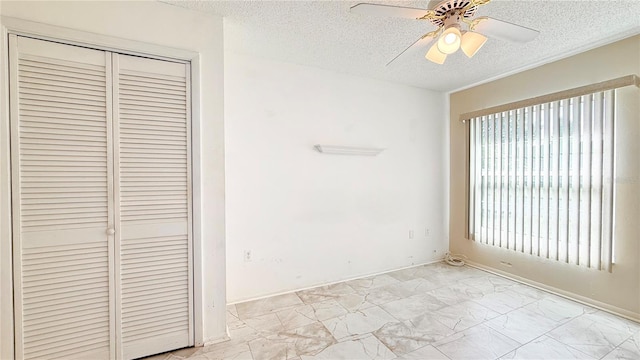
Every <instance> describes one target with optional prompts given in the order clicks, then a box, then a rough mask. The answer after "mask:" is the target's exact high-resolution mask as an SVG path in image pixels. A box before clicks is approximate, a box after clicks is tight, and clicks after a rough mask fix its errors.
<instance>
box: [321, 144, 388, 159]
mask: <svg viewBox="0 0 640 360" xmlns="http://www.w3.org/2000/svg"><path fill="white" fill-rule="evenodd" d="M313 147H314V148H315V149H316V150H318V152H320V153H323V154H331V155H359V156H377V155H378V154H380V153H381V152H382V151H384V150H385V149H383V148H373V147H355V146H335V145H321V144H316V145H314V146H313Z"/></svg>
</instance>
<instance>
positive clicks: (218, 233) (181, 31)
mask: <svg viewBox="0 0 640 360" xmlns="http://www.w3.org/2000/svg"><path fill="white" fill-rule="evenodd" d="M0 15H2V16H7V17H14V18H21V19H27V20H30V21H35V22H39V23H45V24H50V25H54V26H58V27H65V28H70V29H75V30H80V31H84V32H90V33H95V34H101V35H105V36H108V37H109V38H105V37H100V36H98V37H97V38H99V39H101V41H105V42H114V38H119V39H128V40H133V41H137V42H144V43H150V44H156V45H160V46H164V47H172V48H177V49H183V50H189V51H194V52H198V53H199V54H200V57H199V67H200V69H199V70H200V89H199V91H200V98H199V99H198V100H199V102H200V107H199V108H195V109H194V112H198V111H199V113H200V128H201V131H200V134H199V138H198V137H196V138H195V139H194V144H195V143H200V146H199V147H200V151H198V149H194V160H195V159H196V157H197V156H198V155H199V153H200V152H201V153H202V154H203V156H202V157H201V158H200V161H199V163H196V164H194V176H197V177H199V179H200V183H201V191H199V189H194V190H195V191H196V194H198V192H199V193H200V196H199V197H197V198H196V199H195V200H196V203H198V202H199V203H200V207H199V208H196V209H195V211H194V214H196V215H200V216H201V218H202V224H201V226H200V227H198V228H196V229H194V230H195V232H196V233H200V235H201V238H202V258H201V259H196V261H198V260H199V261H201V263H202V273H201V274H196V277H198V276H201V277H202V278H203V281H204V286H203V287H202V289H201V297H200V298H198V299H196V304H200V305H201V306H199V307H198V308H197V309H196V311H197V312H200V313H201V314H202V316H201V319H200V321H197V322H196V326H195V329H196V342H201V341H207V340H214V339H219V338H221V337H224V336H225V335H226V324H225V314H226V311H225V247H224V244H225V242H224V236H225V234H224V137H223V133H224V126H223V115H224V112H223V105H224V104H223V90H224V88H223V60H224V58H223V50H222V49H223V47H222V43H223V38H222V18H220V17H217V16H212V15H208V14H204V13H198V12H193V11H188V10H185V9H182V8H178V7H174V6H171V5H166V4H161V3H157V2H148V1H129V2H115V1H114V2H110V1H106V2H97V1H87V2H83V1H77V2H73V1H70V2H58V1H47V2H31V1H22V2H20V1H18V2H11V1H2V7H1V8H0ZM0 25H4V24H0ZM3 31H6V29H3ZM61 33H65V34H67V35H69V34H72V33H73V32H72V31H71V32H69V31H67V32H64V31H62V32H61ZM69 36H71V35H69ZM6 38H7V37H6V32H5V33H3V36H2V40H0V44H1V47H0V50H1V54H0V71H1V72H0V95H1V96H0V105H1V106H0V109H1V110H0V140H1V141H0V210H1V211H0V235H1V237H0V294H1V296H0V324H1V325H0V358H2V359H10V358H13V355H12V351H13V344H12V331H13V324H12V321H13V320H12V318H11V314H12V309H11V293H12V290H11V286H12V285H11V232H10V231H11V229H10V218H9V217H10V205H9V204H10V203H9V201H10V186H9V161H8V159H9V154H8V146H9V145H8V138H9V135H8V130H9V125H8V117H7V105H6V104H7V103H6V96H7V77H6V74H7V73H6V72H7V64H6V59H7V47H6V46H7V44H6ZM115 42H116V43H126V44H128V45H127V49H128V50H135V46H132V47H130V46H129V45H131V44H132V43H131V42H127V41H123V42H121V41H120V40H117V39H116V40H115ZM149 49H153V46H152V47H149ZM196 134H197V133H194V136H197V135H196ZM197 293H198V292H197Z"/></svg>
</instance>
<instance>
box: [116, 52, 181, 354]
mask: <svg viewBox="0 0 640 360" xmlns="http://www.w3.org/2000/svg"><path fill="white" fill-rule="evenodd" d="M113 69H114V70H113V71H114V102H115V107H114V109H115V115H114V116H115V117H116V118H117V119H118V122H117V124H116V125H115V127H114V134H115V135H114V139H115V142H116V145H115V154H116V156H115V169H116V170H115V171H116V179H118V180H117V181H116V187H115V194H116V199H117V202H116V217H117V218H119V219H120V222H119V224H117V225H116V226H117V229H116V269H117V270H116V271H117V272H118V274H117V275H116V279H117V282H118V284H119V286H117V288H118V289H119V290H118V291H119V296H118V302H117V308H118V312H119V313H120V314H121V317H120V319H119V320H120V321H119V322H118V325H117V330H116V331H117V332H118V333H119V335H120V336H119V338H121V339H122V349H121V352H122V354H123V356H124V358H127V359H129V358H136V357H139V356H143V355H148V354H154V353H159V352H163V351H167V350H172V349H176V348H180V347H186V346H190V345H193V333H192V329H193V327H192V321H193V309H192V303H193V301H192V295H191V294H192V290H191V289H192V275H191V274H192V270H191V269H192V263H191V257H190V255H189V254H190V253H191V225H190V224H191V202H190V199H191V177H190V172H191V166H190V164H191V159H190V148H191V144H190V137H191V134H190V113H189V101H188V99H189V97H190V95H189V88H190V84H189V82H190V75H189V74H190V70H189V66H188V65H187V64H183V63H173V62H167V61H159V60H152V59H145V58H139V57H133V56H127V55H117V54H114V55H113Z"/></svg>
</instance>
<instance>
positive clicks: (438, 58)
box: [424, 42, 447, 65]
mask: <svg viewBox="0 0 640 360" xmlns="http://www.w3.org/2000/svg"><path fill="white" fill-rule="evenodd" d="M424 57H425V58H427V60H429V61H431V62H434V63H436V64H439V65H442V64H444V61H445V60H447V54H443V53H442V52H440V50H439V49H438V43H437V42H436V43H435V44H433V46H431V48H430V49H429V51H428V52H427V54H426V55H425V56H424Z"/></svg>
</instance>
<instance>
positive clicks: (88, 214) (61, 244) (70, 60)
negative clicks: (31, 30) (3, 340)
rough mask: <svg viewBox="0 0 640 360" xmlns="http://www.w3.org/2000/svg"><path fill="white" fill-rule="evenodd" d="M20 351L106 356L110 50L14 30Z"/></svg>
mask: <svg viewBox="0 0 640 360" xmlns="http://www.w3.org/2000/svg"><path fill="white" fill-rule="evenodd" d="M10 42H11V53H10V56H11V62H10V63H11V76H12V87H11V89H10V90H11V95H12V104H11V105H12V106H11V109H12V110H11V111H12V112H11V126H12V144H11V146H12V161H13V169H14V174H13V194H14V214H16V216H15V217H14V219H15V220H14V230H15V231H14V234H15V244H14V249H15V256H14V262H15V271H14V275H15V282H16V284H17V286H16V287H15V300H16V301H15V303H16V312H15V313H16V339H17V346H16V355H17V357H18V358H25V359H30V358H54V357H64V358H74V357H80V358H108V357H109V355H110V353H112V348H113V345H112V343H111V341H112V336H111V332H112V331H111V328H110V316H111V313H110V311H109V306H110V305H109V304H110V303H109V301H110V300H109V299H110V296H111V295H110V290H109V286H110V280H109V279H110V273H109V271H110V267H109V253H110V251H112V248H111V247H110V245H109V242H108V238H107V236H106V234H105V230H106V228H107V227H108V224H109V207H108V202H107V198H108V197H109V190H108V184H107V175H108V173H109V170H108V166H107V165H108V161H107V159H108V153H107V148H108V139H107V131H108V128H109V127H110V124H109V123H108V118H107V114H108V113H109V111H110V110H109V109H108V106H107V105H108V99H110V96H108V94H107V86H106V83H107V81H110V79H108V78H110V73H109V71H110V70H109V69H110V60H109V59H110V55H108V54H107V53H105V52H102V51H97V50H89V49H84V48H79V47H73V46H66V45H61V44H55V43H50V42H45V41H40V40H34V39H29V38H23V37H17V36H14V35H12V36H11V37H10Z"/></svg>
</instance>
